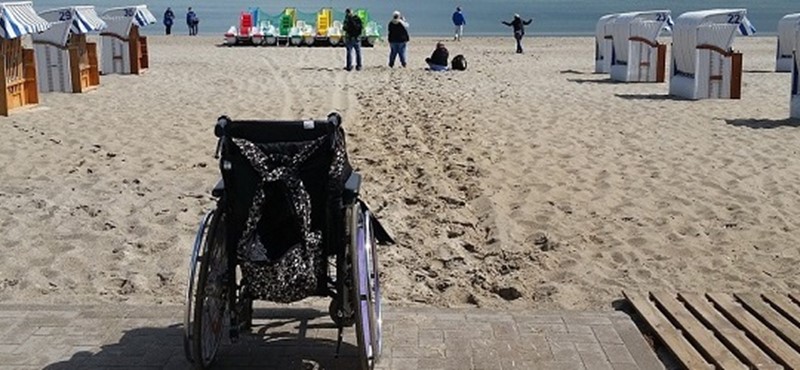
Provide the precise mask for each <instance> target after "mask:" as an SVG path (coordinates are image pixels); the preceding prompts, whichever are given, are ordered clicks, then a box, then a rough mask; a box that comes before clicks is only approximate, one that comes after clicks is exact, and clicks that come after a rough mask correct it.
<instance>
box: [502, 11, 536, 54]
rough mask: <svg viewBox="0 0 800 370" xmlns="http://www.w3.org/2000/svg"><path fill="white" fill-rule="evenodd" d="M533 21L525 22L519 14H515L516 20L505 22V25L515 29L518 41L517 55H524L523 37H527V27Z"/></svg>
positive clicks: (515, 37) (515, 36)
mask: <svg viewBox="0 0 800 370" xmlns="http://www.w3.org/2000/svg"><path fill="white" fill-rule="evenodd" d="M531 22H533V19H528V20H527V21H523V20H522V18H520V17H519V14H514V20H513V21H511V23H509V22H505V21H503V24H505V25H506V26H509V27H514V39H515V40H517V54H522V36H525V26H527V25H529V24H531Z"/></svg>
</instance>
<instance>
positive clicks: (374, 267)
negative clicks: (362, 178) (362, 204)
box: [364, 210, 383, 362]
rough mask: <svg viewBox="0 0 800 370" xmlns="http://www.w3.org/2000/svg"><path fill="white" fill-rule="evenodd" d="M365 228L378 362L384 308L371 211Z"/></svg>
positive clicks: (366, 214) (373, 343)
mask: <svg viewBox="0 0 800 370" xmlns="http://www.w3.org/2000/svg"><path fill="white" fill-rule="evenodd" d="M364 214H365V216H364V228H365V229H366V233H365V234H366V239H365V243H366V246H365V248H364V250H365V251H366V256H367V271H368V274H367V276H368V279H369V280H368V282H369V283H371V284H370V286H369V288H370V289H371V290H370V293H372V298H373V301H372V302H371V303H372V304H371V310H370V314H371V316H370V320H372V329H373V330H372V339H373V341H372V346H373V350H374V351H375V354H374V358H375V361H376V362H377V360H378V359H380V356H381V353H382V351H383V310H382V306H381V284H380V277H379V275H378V253H377V245H378V243H376V241H375V231H374V229H373V228H372V213H371V212H370V211H368V210H367V211H365V212H364Z"/></svg>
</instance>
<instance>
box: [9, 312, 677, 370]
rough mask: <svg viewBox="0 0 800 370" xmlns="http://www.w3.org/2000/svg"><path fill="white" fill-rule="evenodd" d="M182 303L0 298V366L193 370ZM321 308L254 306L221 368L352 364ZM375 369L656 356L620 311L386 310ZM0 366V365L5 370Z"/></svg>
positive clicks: (645, 363)
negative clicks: (249, 326)
mask: <svg viewBox="0 0 800 370" xmlns="http://www.w3.org/2000/svg"><path fill="white" fill-rule="evenodd" d="M182 309H183V308H182V307H180V306H153V307H148V306H124V305H121V306H120V305H117V306H115V305H108V306H86V305H82V306H69V305H66V306H48V305H23V304H0V324H6V325H5V326H0V332H1V333H2V334H3V336H2V337H0V364H2V366H6V367H8V368H13V369H25V368H26V367H30V368H42V367H46V368H47V370H59V369H78V368H80V369H84V368H85V369H111V368H113V369H121V368H131V369H134V368H135V369H148V368H153V369H179V370H180V369H190V368H191V365H190V364H189V363H188V362H187V361H186V360H185V359H184V354H183V344H182V341H183V339H182V336H183V329H182V328H181V326H180V323H181V321H182V314H183V312H182ZM326 310H327V308H326V307H319V308H308V307H301V306H292V305H290V306H281V307H280V308H278V307H269V306H267V307H257V308H256V313H255V315H256V318H257V319H256V320H254V328H253V333H252V334H243V335H242V337H241V340H240V342H239V343H237V344H223V346H222V347H221V349H220V352H219V354H218V357H217V361H218V364H220V367H221V368H231V369H236V370H241V369H263V368H277V369H282V368H304V369H305V368H308V369H318V368H319V369H328V370H336V369H346V370H351V369H353V368H354V367H356V366H357V365H356V364H357V356H358V349H357V347H356V346H355V344H354V343H355V342H356V340H355V333H354V329H353V328H352V327H351V328H346V330H345V332H344V334H345V335H344V342H343V345H342V351H341V353H340V356H339V358H335V357H334V351H335V346H336V335H337V330H336V328H335V326H333V325H332V323H331V322H330V319H329V318H328V316H327V312H326ZM384 312H385V313H384V327H383V329H384V330H383V334H384V351H383V358H382V360H381V361H380V362H379V363H378V364H377V366H376V368H377V369H384V370H388V369H392V370H396V369H443V370H449V369H458V370H462V369H492V370H495V369H554V370H558V369H578V370H591V369H624V370H627V369H645V370H650V369H653V370H659V369H663V365H662V364H661V363H660V362H658V360H657V358H656V356H655V355H654V354H653V353H652V350H651V349H650V348H649V346H648V345H647V344H646V342H645V341H644V339H643V338H642V336H641V334H640V333H639V332H638V329H637V328H636V326H635V325H634V324H633V322H632V321H631V320H630V318H628V317H627V316H626V315H624V314H623V313H619V312H608V313H581V312H566V313H553V312H546V313H541V314H539V313H523V312H503V311H500V312H497V311H489V310H480V309H465V308H459V309H438V308H431V307H425V308H414V307H412V308H395V307H386V309H385V311H384ZM2 366H0V370H3V368H2Z"/></svg>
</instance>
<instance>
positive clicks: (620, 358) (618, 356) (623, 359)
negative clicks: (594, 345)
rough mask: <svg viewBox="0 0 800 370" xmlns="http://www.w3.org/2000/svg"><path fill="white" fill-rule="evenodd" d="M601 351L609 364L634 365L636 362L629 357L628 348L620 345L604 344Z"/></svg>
mask: <svg viewBox="0 0 800 370" xmlns="http://www.w3.org/2000/svg"><path fill="white" fill-rule="evenodd" d="M602 346H603V350H604V351H605V353H606V356H608V360H609V362H611V363H612V364H635V363H636V361H635V360H634V359H633V356H631V353H630V351H628V347H625V346H624V345H622V344H606V343H603V344H602Z"/></svg>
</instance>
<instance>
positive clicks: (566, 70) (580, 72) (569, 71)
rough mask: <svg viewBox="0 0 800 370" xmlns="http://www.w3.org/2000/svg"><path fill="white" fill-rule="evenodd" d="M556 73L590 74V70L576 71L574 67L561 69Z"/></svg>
mask: <svg viewBox="0 0 800 370" xmlns="http://www.w3.org/2000/svg"><path fill="white" fill-rule="evenodd" d="M558 73H561V74H562V75H563V74H570V75H590V74H592V72H584V71H578V70H576V69H565V70H563V71H558ZM598 74H599V73H598Z"/></svg>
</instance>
